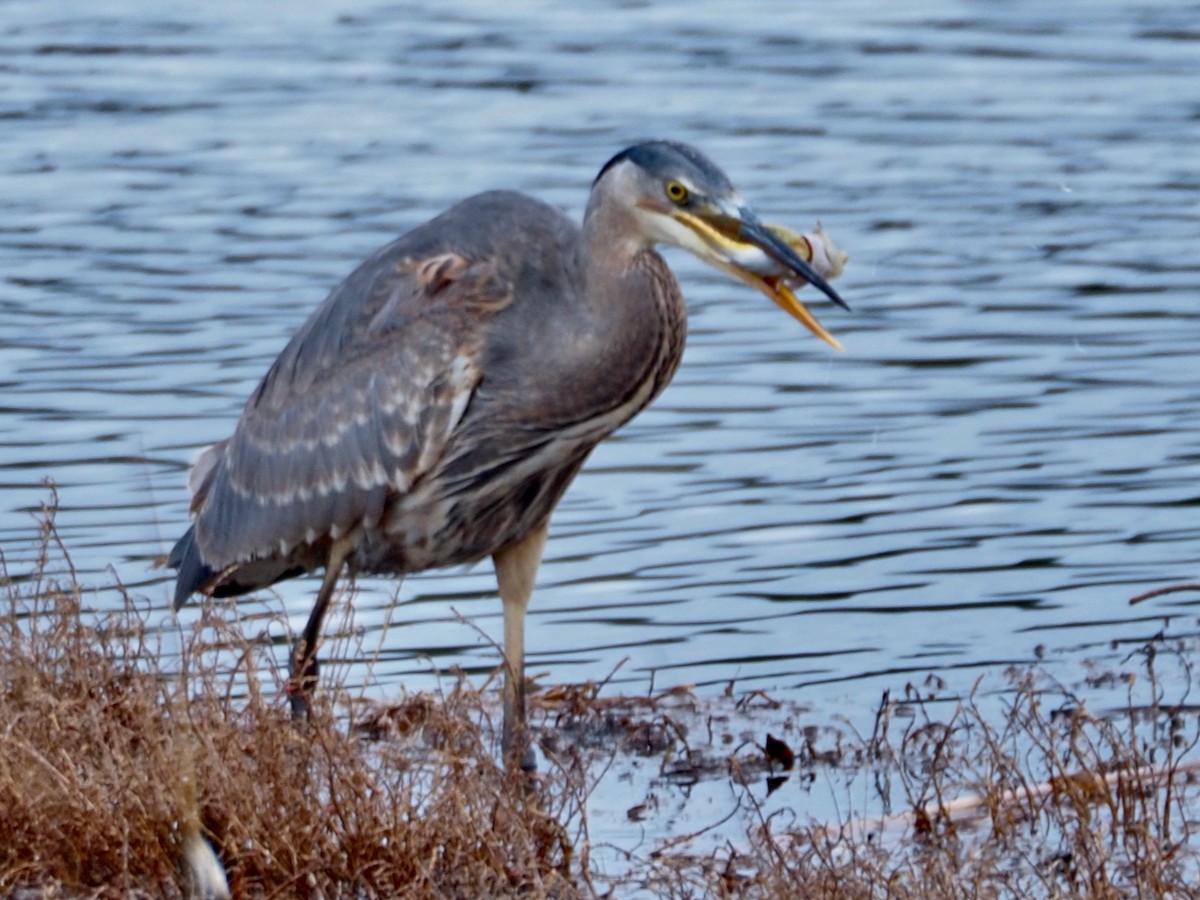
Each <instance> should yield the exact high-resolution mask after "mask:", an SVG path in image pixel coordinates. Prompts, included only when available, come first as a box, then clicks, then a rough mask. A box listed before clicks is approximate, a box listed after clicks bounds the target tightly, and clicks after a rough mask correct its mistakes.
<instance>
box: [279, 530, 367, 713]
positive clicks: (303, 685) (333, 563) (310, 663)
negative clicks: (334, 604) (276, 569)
mask: <svg viewBox="0 0 1200 900" xmlns="http://www.w3.org/2000/svg"><path fill="white" fill-rule="evenodd" d="M351 547H352V543H351V542H350V541H349V540H347V539H345V538H343V539H342V540H340V541H334V542H333V546H331V547H330V548H329V558H328V559H327V560H326V561H325V577H324V578H323V579H322V581H321V589H320V590H319V591H318V592H317V600H316V602H315V603H314V604H313V609H312V612H311V613H309V616H308V622H307V623H306V624H305V626H304V632H303V633H302V634H301V635H300V637H298V638H297V639H296V642H295V643H294V644H293V645H292V653H291V656H290V657H289V658H288V685H287V694H288V702H289V703H290V704H291V707H292V719H293V720H295V721H299V720H300V719H304V718H307V717H308V715H309V712H310V710H309V706H308V700H309V698H310V697H311V696H312V695H313V694H314V693H316V690H317V676H318V671H319V666H318V665H317V643H318V642H319V641H320V639H321V628H322V626H323V625H324V622H325V613H326V611H328V609H329V601H330V600H331V599H332V598H333V589H334V588H335V587H336V586H337V580H338V576H339V575H340V574H341V572H342V566H343V565H344V564H345V562H346V557H347V555H349V552H350V549H351Z"/></svg>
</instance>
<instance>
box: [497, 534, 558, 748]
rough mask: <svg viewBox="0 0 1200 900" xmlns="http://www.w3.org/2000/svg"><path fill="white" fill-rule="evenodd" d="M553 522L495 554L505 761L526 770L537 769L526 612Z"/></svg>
mask: <svg viewBox="0 0 1200 900" xmlns="http://www.w3.org/2000/svg"><path fill="white" fill-rule="evenodd" d="M548 526H549V521H546V522H543V523H542V524H541V525H539V526H538V527H537V528H535V529H534V530H533V531H531V532H529V534H527V535H525V537H523V538H520V539H519V540H516V541H513V542H512V543H511V544H509V545H507V546H506V547H503V548H501V549H500V550H497V551H496V552H495V553H494V554H493V555H492V561H493V562H494V563H495V564H496V581H497V582H498V583H499V586H500V600H501V601H502V602H503V603H504V665H505V671H504V739H503V748H504V760H505V765H508V766H512V765H513V764H514V763H518V764H519V765H520V766H521V768H522V769H525V770H526V771H529V770H532V769H533V768H534V766H535V761H534V756H533V748H532V747H530V746H529V745H528V743H527V741H528V735H527V733H526V730H525V611H526V609H528V608H529V598H530V596H531V595H532V594H533V584H534V581H535V580H536V578H537V570H538V566H539V565H540V564H541V562H542V550H543V549H544V548H545V546H546V532H547V529H548Z"/></svg>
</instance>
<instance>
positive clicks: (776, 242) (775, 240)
mask: <svg viewBox="0 0 1200 900" xmlns="http://www.w3.org/2000/svg"><path fill="white" fill-rule="evenodd" d="M601 185H604V187H605V189H606V190H605V193H606V194H607V195H609V196H616V197H617V198H618V199H620V200H621V201H623V202H624V203H625V204H627V205H628V206H629V207H630V208H631V210H632V212H633V218H634V220H635V222H636V223H637V225H636V227H637V230H638V234H639V237H640V238H641V239H642V240H643V241H644V242H645V243H647V244H666V245H669V246H674V247H680V248H682V249H684V250H687V251H689V252H690V253H693V254H695V255H696V256H698V257H700V259H702V260H704V261H705V262H707V263H709V264H710V265H712V266H715V267H717V268H719V269H722V270H724V271H726V272H729V273H730V274H732V275H734V276H735V277H737V278H740V279H741V280H742V281H745V282H746V283H747V284H750V285H752V286H753V287H755V288H757V289H758V290H760V291H762V292H763V293H764V294H766V295H767V296H768V297H770V298H771V299H772V300H774V301H775V302H776V303H777V304H779V306H780V307H781V308H782V309H784V310H785V311H786V312H788V313H789V314H790V315H792V316H793V317H794V318H796V319H797V320H798V321H800V322H801V323H803V324H804V325H805V327H807V328H808V329H809V330H810V331H812V333H813V334H815V335H816V336H817V337H819V338H821V340H823V341H825V342H826V343H827V344H829V345H830V346H831V347H834V348H835V349H838V350H840V349H841V344H839V343H838V341H837V339H836V338H834V337H833V335H831V334H830V333H829V332H828V331H826V330H825V328H824V327H822V325H821V323H820V322H818V321H817V319H816V317H815V316H813V314H812V313H811V312H809V311H808V308H807V307H806V306H805V305H804V304H803V303H801V302H800V301H799V300H798V299H796V295H795V294H794V293H793V291H792V289H791V286H792V285H795V284H799V283H803V282H807V283H809V284H811V285H813V286H814V287H815V288H817V289H818V290H820V291H821V292H822V293H824V294H825V295H826V296H827V297H829V299H831V300H832V301H833V302H834V303H836V304H838V305H839V306H841V307H842V308H843V309H849V308H850V307H849V306H848V305H847V304H846V302H845V301H844V300H843V299H842V298H841V297H840V296H839V295H838V293H837V291H835V290H834V289H833V287H832V286H831V285H830V284H829V282H828V281H827V280H826V279H825V278H824V277H823V276H822V275H821V273H820V272H818V271H817V270H816V269H814V268H813V267H812V265H811V264H810V263H809V262H808V261H806V260H805V259H804V258H803V257H802V256H800V254H799V253H798V252H797V249H796V247H795V246H794V244H796V243H797V236H796V235H794V234H793V233H792V232H790V231H788V230H787V229H786V228H782V227H780V226H772V225H766V224H764V223H763V222H762V221H761V220H760V219H759V217H758V216H757V214H756V213H755V212H754V210H753V209H751V208H750V207H749V206H748V205H747V204H746V203H745V201H744V200H742V197H741V195H740V194H739V193H738V191H737V189H736V188H735V187H734V186H733V184H732V183H731V182H730V180H729V179H728V178H727V177H726V175H725V173H724V172H722V171H721V170H720V169H719V168H717V166H716V165H715V164H713V163H712V162H711V161H710V160H709V159H708V158H707V157H706V156H704V154H702V153H700V151H698V150H696V149H695V148H693V147H689V146H687V145H686V144H679V143H675V142H670V141H652V142H648V143H644V144H637V145H635V146H633V147H630V148H628V149H626V150H623V151H622V152H620V153H618V154H617V155H616V156H614V157H613V158H612V159H611V160H609V161H608V163H606V164H605V166H604V168H602V169H601V170H600V174H599V175H597V176H596V183H595V186H594V187H593V196H596V194H597V191H596V188H597V187H600V186H601Z"/></svg>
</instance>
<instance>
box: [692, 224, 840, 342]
mask: <svg viewBox="0 0 1200 900" xmlns="http://www.w3.org/2000/svg"><path fill="white" fill-rule="evenodd" d="M672 215H673V216H674V217H675V218H676V219H677V220H678V221H680V222H681V223H683V224H684V225H686V226H687V227H688V228H690V229H691V230H692V231H694V232H695V233H696V235H697V236H698V237H699V238H700V239H701V240H702V241H703V242H704V244H705V247H706V248H707V250H708V252H707V253H705V254H704V258H705V260H706V261H707V262H709V263H711V264H712V265H715V266H716V267H717V268H720V269H724V270H725V271H726V272H729V273H730V274H732V275H734V276H735V277H737V278H740V279H741V280H742V281H744V282H746V283H747V284H749V285H751V286H752V287H755V288H757V289H758V290H760V291H762V292H763V293H764V294H766V295H767V296H768V297H770V298H771V299H772V300H774V301H775V302H776V303H777V304H778V305H779V307H780V308H781V309H783V310H784V311H785V312H787V313H788V314H789V315H791V316H792V317H793V318H794V319H796V320H797V321H798V322H800V323H801V324H802V325H804V326H805V327H806V328H807V329H808V330H809V331H811V332H812V333H813V334H815V335H816V336H817V337H819V338H820V339H821V340H823V341H824V342H825V343H827V344H828V345H829V346H830V347H833V348H834V349H835V350H841V349H842V345H841V344H840V343H839V342H838V340H837V338H835V337H834V336H833V335H832V334H830V333H829V332H828V331H826V330H825V328H824V326H823V325H821V323H820V322H818V321H817V319H816V316H814V315H813V314H812V313H811V312H809V311H808V308H807V307H806V306H805V305H804V304H803V303H801V302H800V301H799V300H798V299H796V295H795V294H794V293H793V292H792V286H791V284H789V282H792V283H797V282H798V283H799V284H800V285H802V284H803V283H805V282H807V283H808V284H811V285H813V287H815V288H817V289H818V290H819V291H821V292H822V293H823V294H825V295H826V296H827V297H829V299H830V300H832V301H833V302H834V303H836V304H837V305H838V306H840V307H842V309H846V310H848V309H850V307H849V306H848V305H847V304H846V301H845V300H843V299H842V298H841V297H840V296H839V295H838V292H837V291H835V290H834V289H833V287H832V285H830V284H829V282H828V281H827V280H826V279H825V278H824V277H823V276H822V275H821V273H820V272H818V271H817V270H816V269H814V268H813V267H812V265H811V264H810V263H809V262H807V261H806V260H805V259H804V258H803V257H801V256H800V254H799V252H798V251H797V249H796V247H794V246H792V244H793V243H795V244H797V245H799V243H800V242H802V241H803V238H801V237H800V236H799V235H796V234H793V233H792V232H790V231H788V230H787V229H786V228H782V227H779V226H768V225H764V224H763V223H762V222H760V221H759V219H758V217H757V216H755V215H754V214H753V213H752V212H750V211H749V210H747V209H745V208H739V209H737V210H732V211H723V210H722V211H719V212H717V213H716V214H711V215H710V214H696V213H691V212H687V211H684V210H676V211H674V212H673V213H672ZM798 286H799V285H798Z"/></svg>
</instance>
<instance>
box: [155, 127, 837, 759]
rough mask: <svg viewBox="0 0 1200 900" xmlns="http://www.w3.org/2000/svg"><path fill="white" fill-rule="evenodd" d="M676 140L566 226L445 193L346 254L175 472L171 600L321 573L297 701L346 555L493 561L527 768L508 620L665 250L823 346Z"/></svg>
mask: <svg viewBox="0 0 1200 900" xmlns="http://www.w3.org/2000/svg"><path fill="white" fill-rule="evenodd" d="M794 237H795V235H794V234H792V233H791V232H789V231H787V229H784V228H780V227H776V226H768V225H765V224H764V223H763V222H762V220H761V219H760V218H759V217H758V216H757V215H756V214H755V213H754V211H753V210H752V209H751V207H749V206H748V205H747V204H746V203H745V202H744V201H743V200H742V197H741V195H740V194H739V193H738V191H737V190H736V189H735V188H734V186H733V184H732V183H731V182H730V180H729V179H728V178H727V177H726V175H725V174H724V173H723V172H722V171H721V170H720V169H719V168H717V166H716V165H715V164H714V163H712V162H711V161H710V160H709V159H708V158H707V157H706V156H704V155H703V154H702V153H701V152H700V151H698V150H696V149H695V148H693V147H690V146H688V145H685V144H682V143H676V142H670V141H649V142H645V143H640V144H637V145H634V146H631V147H629V148H627V149H625V150H623V151H621V152H620V153H617V154H616V155H615V156H613V157H612V158H611V159H610V160H609V161H608V162H607V163H606V164H605V165H604V166H603V167H602V168H601V169H600V172H599V174H598V175H597V176H596V179H595V181H594V182H593V184H592V188H591V194H590V197H589V199H588V203H587V207H586V210H585V213H584V216H583V223H582V226H580V225H578V224H576V223H575V222H574V221H573V220H572V219H571V218H569V217H568V216H566V215H565V214H563V213H562V212H560V211H559V210H557V209H555V208H554V207H552V206H549V205H547V204H545V203H543V202H541V201H539V200H536V199H534V198H532V197H529V196H526V195H524V194H520V193H516V192H511V191H490V192H486V193H481V194H477V195H475V196H473V197H470V198H468V199H466V200H463V201H461V202H460V203H458V204H457V205H455V206H453V207H452V208H450V209H449V210H448V211H446V212H444V213H442V214H441V215H438V216H437V217H435V218H433V219H431V220H430V221H429V222H427V223H425V224H423V225H420V226H418V227H416V228H414V229H413V230H412V231H410V232H408V233H407V234H405V235H403V236H402V237H400V238H398V239H396V240H395V241H393V242H392V243H390V244H388V245H386V246H384V247H382V248H381V249H379V250H377V251H376V252H375V253H374V254H372V255H371V256H369V257H368V258H367V259H366V260H365V261H364V262H362V263H361V264H360V265H359V266H358V267H357V268H356V269H355V270H354V271H353V272H352V273H351V274H350V275H349V276H348V277H347V278H346V279H345V280H344V281H343V282H342V283H341V284H339V285H338V286H337V287H336V288H334V289H333V291H332V292H331V293H330V294H329V296H328V297H327V298H326V299H325V301H324V302H323V303H322V304H321V305H320V306H318V307H317V308H316V309H315V310H314V311H313V313H312V314H311V315H310V316H309V318H308V320H307V321H306V322H305V323H304V324H303V325H302V326H301V328H300V329H299V331H297V332H296V334H295V335H294V336H293V337H292V339H291V341H290V342H289V343H288V344H287V345H286V347H285V348H284V350H283V351H282V353H280V355H279V357H278V358H277V359H276V360H275V362H274V364H273V365H272V366H271V367H270V369H269V370H268V371H267V373H266V375H265V376H264V378H263V379H262V381H261V382H260V383H259V385H258V387H257V389H256V390H255V391H254V392H253V393H252V394H251V396H250V398H249V399H248V400H247V402H246V404H245V407H244V409H243V410H242V413H241V418H240V419H239V421H238V423H237V426H236V427H235V429H234V431H233V434H232V435H231V436H230V437H228V438H226V439H225V440H222V441H220V442H218V443H216V444H214V445H213V446H211V447H209V448H208V449H206V450H204V451H203V452H202V453H201V454H200V456H199V458H198V459H197V462H196V464H195V466H194V467H193V469H192V471H191V474H190V476H189V487H190V489H191V492H192V499H191V506H190V515H191V517H192V524H191V526H190V527H189V528H188V530H187V532H186V533H185V534H184V535H183V536H182V537H181V538H180V539H179V541H178V542H177V543H176V544H175V546H174V548H173V550H172V551H171V554H170V556H169V558H168V564H169V565H170V566H172V567H173V568H175V569H177V570H178V574H177V578H176V583H175V597H174V605H175V608H176V609H177V610H178V609H179V608H180V607H181V606H182V605H183V604H184V603H186V602H187V600H188V599H189V598H190V597H191V596H192V595H194V594H196V593H200V594H203V595H207V596H212V597H229V596H237V595H241V594H245V593H248V592H250V591H254V590H256V589H260V588H264V587H267V586H269V585H272V584H275V583H277V582H279V581H281V580H283V579H288V578H293V577H296V576H300V575H303V574H306V573H311V572H315V571H316V570H319V569H320V570H323V578H322V581H321V584H320V588H319V590H318V591H317V595H316V599H315V601H314V604H313V609H312V613H311V615H310V616H309V619H308V621H307V624H306V625H305V627H304V630H303V632H302V633H301V634H300V635H299V637H298V638H297V639H296V641H295V643H294V644H293V646H292V649H291V653H290V657H289V681H288V688H287V691H288V694H289V696H290V698H291V706H292V711H293V714H294V715H296V716H297V717H303V716H304V715H305V714H306V713H307V712H308V710H309V706H308V703H309V697H310V696H311V694H312V693H313V691H314V690H315V688H316V684H317V675H318V664H317V645H318V642H319V640H320V636H321V630H322V623H323V620H324V617H325V614H326V610H327V609H328V607H329V604H330V600H331V598H332V596H333V594H334V590H335V587H336V585H337V583H338V580H339V578H340V577H341V575H342V574H343V572H345V573H347V574H348V575H349V576H350V577H352V578H353V577H355V576H357V575H360V574H365V575H371V574H382V575H388V574H390V575H395V576H400V577H402V576H404V575H407V574H410V573H415V572H420V571H423V570H428V569H432V568H441V567H447V566H455V565H460V564H471V563H475V562H477V561H480V560H482V559H484V558H486V557H489V556H490V557H491V558H492V560H493V562H494V565H495V574H496V581H497V585H498V589H499V595H500V599H501V601H502V605H503V621H504V644H503V650H504V684H503V694H502V696H503V731H502V738H501V747H502V751H503V753H504V754H505V756H506V759H507V760H512V759H514V758H515V759H517V760H518V761H519V762H520V763H521V764H522V765H523V766H524V765H528V762H529V759H530V756H531V754H532V749H531V748H530V747H529V746H528V743H527V735H526V718H525V712H526V698H525V693H526V689H525V675H524V672H525V617H526V610H527V608H528V605H529V601H530V596H531V595H532V593H533V588H534V582H535V578H536V575H537V571H538V568H539V566H540V564H541V560H542V554H543V549H544V547H545V544H546V536H547V529H548V527H549V522H550V517H551V513H552V512H553V511H554V508H555V506H556V505H557V504H558V502H559V500H560V499H561V498H562V496H563V493H564V492H565V491H566V490H567V487H568V485H569V484H570V483H571V481H572V480H573V479H574V478H575V476H576V475H577V474H578V472H579V470H580V468H581V467H582V466H583V464H584V462H585V460H586V459H587V458H588V455H589V454H590V453H591V451H592V450H593V449H594V448H595V447H596V445H597V444H598V443H599V442H600V441H602V440H603V439H604V438H606V437H607V436H608V435H610V434H612V433H613V432H614V431H615V430H616V429H617V428H619V427H620V426H622V425H623V424H625V423H626V422H628V421H629V420H630V419H631V418H632V417H633V416H634V415H636V414H637V413H638V412H639V411H640V410H642V409H643V408H645V407H646V406H647V405H648V404H649V403H650V402H651V401H652V400H653V399H654V398H655V397H656V396H657V395H658V394H659V393H660V392H661V391H662V390H663V389H664V388H665V387H666V386H667V383H668V382H669V381H670V380H671V378H672V376H673V375H674V373H675V370H676V368H677V367H678V365H679V362H680V357H681V355H682V353H683V345H684V338H685V336H686V314H685V303H684V298H683V294H682V292H681V291H680V288H679V284H678V282H677V281H676V279H675V277H674V275H673V274H672V272H671V270H670V269H669V268H668V266H667V263H666V262H665V260H664V259H663V258H662V256H660V255H659V253H658V252H657V250H656V248H657V247H658V246H660V245H662V246H674V247H679V248H682V249H684V250H687V251H690V252H691V253H693V254H695V255H696V256H698V257H699V258H700V259H702V260H704V261H706V262H708V263H710V264H712V265H714V266H716V267H718V268H720V269H722V270H725V271H726V272H729V273H731V274H733V275H735V276H736V277H737V278H740V279H741V280H743V281H745V282H746V283H748V284H750V285H752V286H754V287H756V288H757V289H759V290H761V291H762V292H763V293H764V294H766V295H767V296H768V297H770V298H771V299H773V300H774V301H775V302H776V303H778V305H779V306H780V307H782V308H783V309H784V310H786V311H787V312H789V313H790V314H791V315H792V316H793V317H795V318H796V319H798V320H799V321H800V322H802V323H803V324H804V325H806V326H807V327H808V328H809V329H810V330H811V331H812V332H813V333H814V334H816V335H817V336H818V337H821V338H822V339H823V340H825V341H826V342H827V343H830V344H831V345H833V346H835V347H837V346H838V344H837V342H836V341H835V340H834V339H833V338H832V336H831V335H829V334H828V332H826V331H825V330H824V328H823V327H822V326H821V325H820V324H819V323H818V322H817V320H816V319H815V318H814V317H813V316H812V314H811V313H810V312H809V311H808V309H807V308H806V307H805V306H804V304H803V303H801V302H800V301H799V300H797V299H796V296H795V293H794V291H793V290H792V288H793V287H797V286H801V285H803V284H804V283H809V284H812V285H814V286H815V287H816V288H818V289H819V290H820V291H822V292H823V293H824V294H825V295H826V296H828V297H829V298H830V299H831V300H833V301H834V302H835V303H837V304H838V305H840V306H842V307H843V308H846V309H849V307H848V306H847V305H846V303H845V301H843V300H842V298H841V297H840V296H839V295H838V293H837V292H836V291H835V290H834V289H833V287H831V286H830V284H829V283H828V281H827V280H826V279H825V278H824V277H823V276H822V275H821V273H819V272H818V271H817V270H816V269H814V267H813V266H812V265H810V264H809V263H808V262H807V261H806V260H805V259H804V258H802V256H801V255H800V254H798V253H797V251H796V249H795V246H794V244H795V242H794V241H793V240H790V238H794Z"/></svg>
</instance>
